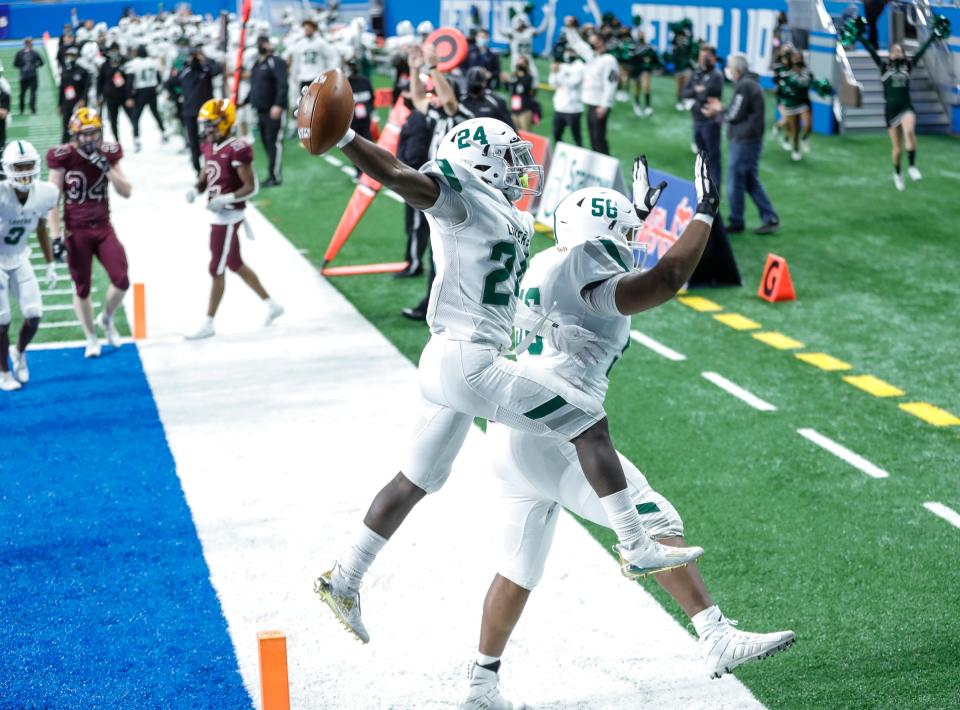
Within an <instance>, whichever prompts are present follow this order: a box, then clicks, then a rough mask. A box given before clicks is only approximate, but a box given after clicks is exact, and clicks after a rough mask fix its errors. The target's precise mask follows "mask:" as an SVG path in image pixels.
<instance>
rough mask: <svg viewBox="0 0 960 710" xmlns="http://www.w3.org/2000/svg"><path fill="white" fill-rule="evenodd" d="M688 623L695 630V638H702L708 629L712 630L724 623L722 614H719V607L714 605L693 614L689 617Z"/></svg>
mask: <svg viewBox="0 0 960 710" xmlns="http://www.w3.org/2000/svg"><path fill="white" fill-rule="evenodd" d="M690 621H692V622H693V628H694V629H696V632H697V636H703V634H704V633H705V632H706V631H708V630H709V629H711V628H713V627H714V626H716V625H717V624H719V623H720V622H722V621H726V619H725V618H724V616H723V614H722V613H720V607H718V606H717V605H716V604H714V605H713V606H708V607H707V608H706V609H704V610H703V611H701V612H698V613H696V614H694V615H693V616H692V617H690Z"/></svg>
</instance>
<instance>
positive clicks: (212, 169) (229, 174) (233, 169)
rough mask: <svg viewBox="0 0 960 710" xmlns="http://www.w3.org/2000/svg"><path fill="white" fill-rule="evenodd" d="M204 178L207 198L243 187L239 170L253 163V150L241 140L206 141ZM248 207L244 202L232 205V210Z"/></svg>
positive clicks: (202, 150)
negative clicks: (242, 166)
mask: <svg viewBox="0 0 960 710" xmlns="http://www.w3.org/2000/svg"><path fill="white" fill-rule="evenodd" d="M200 150H201V152H202V153H203V176H204V179H205V180H206V181H207V197H208V198H214V197H218V196H219V195H228V194H230V193H231V192H235V191H236V190H239V189H240V188H241V187H243V181H242V180H241V179H240V173H239V172H237V168H238V167H240V166H241V165H249V164H250V163H252V162H253V148H252V147H251V146H250V144H249V143H247V142H246V141H244V140H241V139H239V138H227V139H226V140H224V141H221V142H220V143H216V142H214V141H204V142H203V144H202V146H201V148H200ZM245 206H246V203H245V202H244V201H243V200H238V201H237V202H233V203H231V204H230V206H229V209H231V210H242V209H243V208H244V207H245Z"/></svg>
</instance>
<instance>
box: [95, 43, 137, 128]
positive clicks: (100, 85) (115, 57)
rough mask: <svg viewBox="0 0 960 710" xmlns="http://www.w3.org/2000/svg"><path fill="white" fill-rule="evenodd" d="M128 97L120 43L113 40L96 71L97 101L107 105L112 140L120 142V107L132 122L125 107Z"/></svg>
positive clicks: (127, 82) (129, 93)
mask: <svg viewBox="0 0 960 710" xmlns="http://www.w3.org/2000/svg"><path fill="white" fill-rule="evenodd" d="M130 98H132V85H131V82H129V81H128V80H127V77H126V68H125V67H124V61H123V55H121V53H120V45H118V44H117V43H116V42H114V43H113V44H111V45H110V46H109V47H107V59H106V61H105V62H104V63H103V64H101V65H100V71H99V72H98V73H97V103H98V104H99V105H100V106H101V107H102V106H103V105H104V104H106V105H107V117H108V118H109V119H110V128H111V130H112V132H113V140H114V141H116V142H117V143H119V142H120V123H119V118H120V109H121V108H122V109H123V110H124V113H126V114H127V118H129V119H130V121H131V123H132V122H133V117H132V116H131V115H130V111H129V109H128V108H127V107H126V101H127V99H130Z"/></svg>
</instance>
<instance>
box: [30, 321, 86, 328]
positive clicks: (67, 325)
mask: <svg viewBox="0 0 960 710" xmlns="http://www.w3.org/2000/svg"><path fill="white" fill-rule="evenodd" d="M75 327H80V321H78V320H62V321H59V322H57V323H43V322H42V321H41V323H40V329H41V330H47V329H50V328H75Z"/></svg>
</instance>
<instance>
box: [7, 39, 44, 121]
mask: <svg viewBox="0 0 960 710" xmlns="http://www.w3.org/2000/svg"><path fill="white" fill-rule="evenodd" d="M13 66H15V67H16V68H17V69H19V70H20V113H21V114H22V113H23V98H24V96H25V95H26V93H27V91H28V90H29V91H30V113H36V112H37V69H39V68H40V67H42V66H43V57H41V56H40V55H39V54H37V52H36V50H35V49H34V48H33V39H31V38H30V37H27V38H26V39H25V40H23V49H21V50H20V51H19V52H17V55H16V56H15V57H14V58H13Z"/></svg>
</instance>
